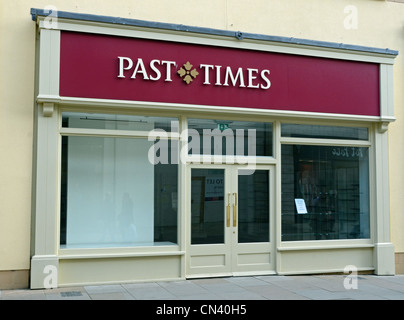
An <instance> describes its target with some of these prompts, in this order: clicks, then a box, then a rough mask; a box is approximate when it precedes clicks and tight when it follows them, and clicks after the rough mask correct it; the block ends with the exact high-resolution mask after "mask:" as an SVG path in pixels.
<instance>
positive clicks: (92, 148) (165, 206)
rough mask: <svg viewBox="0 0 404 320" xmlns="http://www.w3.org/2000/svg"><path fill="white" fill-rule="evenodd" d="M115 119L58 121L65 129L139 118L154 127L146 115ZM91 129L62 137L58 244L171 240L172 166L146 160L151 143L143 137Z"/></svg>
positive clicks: (174, 173) (125, 122) (136, 243)
mask: <svg viewBox="0 0 404 320" xmlns="http://www.w3.org/2000/svg"><path fill="white" fill-rule="evenodd" d="M118 120H119V121H116V122H117V123H115V124H114V121H112V119H111V118H108V119H107V120H105V119H101V118H96V117H94V116H93V117H92V118H91V120H89V118H87V119H84V118H83V115H82V114H79V115H78V114H74V115H73V114H72V115H69V114H64V117H63V122H64V126H69V127H71V128H83V127H85V128H88V127H90V128H97V129H100V128H101V129H104V128H105V126H107V127H112V126H115V129H116V128H117V127H121V126H126V127H128V124H131V125H132V129H133V128H135V129H139V128H140V127H139V123H140V125H141V126H142V131H147V130H152V129H155V128H156V127H157V126H158V125H156V121H155V120H156V119H153V120H152V121H150V118H149V121H146V120H145V119H136V121H133V119H129V118H124V117H123V118H122V119H118ZM166 120H167V119H165V120H164V122H165V123H167V124H170V121H166ZM139 121H141V122H139ZM109 122H110V123H109ZM89 123H90V124H89ZM177 123H178V122H177ZM129 126H130V125H129ZM164 129H168V128H164ZM118 130H119V129H118ZM125 130H126V129H125ZM127 130H129V129H127ZM96 132H97V134H96V135H94V136H92V135H90V136H76V135H70V136H69V135H65V136H63V137H62V166H61V217H60V247H61V248H94V247H124V246H156V245H174V244H177V241H178V240H177V231H178V214H177V212H178V165H177V164H172V163H168V164H162V163H156V164H154V163H152V162H151V161H150V159H149V151H150V150H151V148H152V146H153V144H154V143H155V142H154V141H153V140H150V139H148V138H147V137H141V136H139V137H136V138H128V137H103V136H101V135H102V130H101V131H100V130H98V131H96ZM168 146H170V144H169V145H168ZM168 152H169V154H170V150H168Z"/></svg>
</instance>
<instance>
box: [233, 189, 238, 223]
mask: <svg viewBox="0 0 404 320" xmlns="http://www.w3.org/2000/svg"><path fill="white" fill-rule="evenodd" d="M233 195H234V203H233V227H237V193H235V192H234V193H233Z"/></svg>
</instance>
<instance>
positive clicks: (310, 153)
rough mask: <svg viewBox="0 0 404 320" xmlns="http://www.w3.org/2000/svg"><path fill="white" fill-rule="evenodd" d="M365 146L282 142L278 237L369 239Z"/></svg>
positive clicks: (367, 176)
mask: <svg viewBox="0 0 404 320" xmlns="http://www.w3.org/2000/svg"><path fill="white" fill-rule="evenodd" d="M369 221H370V215H369V151H368V148H367V147H341V146H311V145H297V144H294V145H289V144H288V145H282V240H283V241H299V240H327V239H364V238H369V237H370V222H369Z"/></svg>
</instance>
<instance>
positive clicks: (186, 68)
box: [177, 61, 199, 84]
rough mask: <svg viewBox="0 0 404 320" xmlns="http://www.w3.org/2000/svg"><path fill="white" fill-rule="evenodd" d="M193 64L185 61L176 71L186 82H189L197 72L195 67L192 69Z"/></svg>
mask: <svg viewBox="0 0 404 320" xmlns="http://www.w3.org/2000/svg"><path fill="white" fill-rule="evenodd" d="M192 67H193V65H192V64H191V63H190V62H189V61H187V63H185V64H184V65H183V66H182V67H181V68H180V69H179V70H178V71H177V73H178V74H179V76H180V77H181V78H182V80H184V81H185V82H186V83H187V84H190V83H191V82H192V81H193V80H194V79H195V78H196V77H197V75H198V74H199V72H198V71H196V69H192Z"/></svg>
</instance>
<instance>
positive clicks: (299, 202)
mask: <svg viewBox="0 0 404 320" xmlns="http://www.w3.org/2000/svg"><path fill="white" fill-rule="evenodd" d="M295 204H296V210H297V213H298V214H305V213H307V208H306V202H304V199H295Z"/></svg>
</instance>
